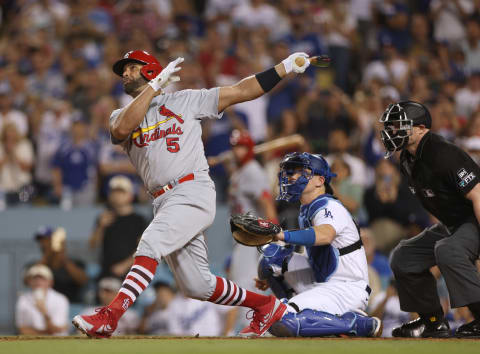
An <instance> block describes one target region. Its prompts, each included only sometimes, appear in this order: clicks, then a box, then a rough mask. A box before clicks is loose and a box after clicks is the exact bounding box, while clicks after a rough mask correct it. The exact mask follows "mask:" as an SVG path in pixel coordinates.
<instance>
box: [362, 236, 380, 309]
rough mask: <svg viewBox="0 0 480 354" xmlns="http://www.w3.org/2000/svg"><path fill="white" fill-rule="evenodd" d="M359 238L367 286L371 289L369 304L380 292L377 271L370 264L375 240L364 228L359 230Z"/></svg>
mask: <svg viewBox="0 0 480 354" xmlns="http://www.w3.org/2000/svg"><path fill="white" fill-rule="evenodd" d="M360 237H361V239H362V243H363V248H364V250H365V255H366V257H367V263H368V285H369V286H370V288H371V289H372V292H371V294H370V297H369V299H368V303H371V302H372V300H373V299H374V298H375V296H377V294H379V293H380V292H381V291H382V280H381V278H380V275H379V274H378V271H377V270H376V269H375V268H374V267H373V266H372V264H371V263H372V262H373V259H374V258H375V240H374V239H373V238H372V235H371V233H370V230H369V229H366V228H362V229H360Z"/></svg>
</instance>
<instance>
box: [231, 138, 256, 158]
mask: <svg viewBox="0 0 480 354" xmlns="http://www.w3.org/2000/svg"><path fill="white" fill-rule="evenodd" d="M230 145H232V146H237V145H240V146H246V147H247V148H248V153H247V155H246V156H245V157H244V158H243V159H242V161H240V163H241V164H242V165H243V164H244V163H246V162H248V161H250V160H251V159H253V157H254V155H255V154H254V152H253V147H254V146H255V142H254V141H253V140H252V137H251V136H250V134H248V132H247V131H245V130H242V131H240V130H238V129H235V130H234V131H233V132H232V135H230Z"/></svg>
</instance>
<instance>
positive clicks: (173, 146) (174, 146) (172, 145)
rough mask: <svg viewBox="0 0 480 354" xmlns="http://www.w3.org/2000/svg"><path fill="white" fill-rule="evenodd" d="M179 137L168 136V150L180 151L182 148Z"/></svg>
mask: <svg viewBox="0 0 480 354" xmlns="http://www.w3.org/2000/svg"><path fill="white" fill-rule="evenodd" d="M178 139H179V138H178V137H175V138H167V150H168V151H170V152H178V151H179V150H180V145H178Z"/></svg>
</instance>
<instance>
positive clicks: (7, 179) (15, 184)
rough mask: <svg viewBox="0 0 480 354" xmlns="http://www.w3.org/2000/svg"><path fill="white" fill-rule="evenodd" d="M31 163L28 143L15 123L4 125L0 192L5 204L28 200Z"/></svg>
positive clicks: (31, 156)
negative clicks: (4, 196) (3, 194)
mask: <svg viewBox="0 0 480 354" xmlns="http://www.w3.org/2000/svg"><path fill="white" fill-rule="evenodd" d="M33 161H34V159H33V148H32V144H31V143H30V141H29V140H28V139H26V138H22V136H21V135H20V134H19V132H18V129H17V126H16V124H15V123H13V122H10V123H7V124H5V126H4V127H3V131H2V132H1V133H0V191H1V192H3V193H5V195H6V202H7V204H16V203H18V202H19V201H22V202H27V201H28V200H29V199H30V196H31V194H32V193H33V191H32V190H31V183H32V173H31V170H32V166H33Z"/></svg>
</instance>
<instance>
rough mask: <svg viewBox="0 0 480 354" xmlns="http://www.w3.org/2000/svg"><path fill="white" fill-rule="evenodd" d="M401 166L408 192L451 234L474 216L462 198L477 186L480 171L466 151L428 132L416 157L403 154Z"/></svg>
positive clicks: (467, 200)
mask: <svg viewBox="0 0 480 354" xmlns="http://www.w3.org/2000/svg"><path fill="white" fill-rule="evenodd" d="M400 164H401V171H402V173H403V174H404V175H405V176H406V177H407V178H408V185H409V188H410V191H411V192H412V193H413V194H414V195H415V196H417V197H418V199H419V200H420V202H421V203H422V205H423V207H424V208H425V209H426V210H428V211H429V212H430V213H432V214H433V215H434V216H435V217H436V218H437V219H439V220H440V221H441V222H442V223H443V224H444V225H446V226H447V227H448V228H449V229H450V231H453V230H454V229H456V228H457V227H458V226H460V225H461V224H462V223H464V222H465V220H467V219H469V218H471V217H472V216H474V215H475V214H474V211H473V205H472V202H471V201H470V200H469V199H467V198H466V197H465V195H466V194H467V193H468V192H470V191H471V190H472V189H473V187H475V185H476V184H477V183H478V178H479V176H480V168H479V167H478V165H477V164H476V163H475V162H474V161H473V160H472V158H471V157H470V156H469V155H468V154H467V153H466V152H465V151H463V150H462V149H460V148H459V147H457V146H455V145H453V144H452V143H449V142H448V141H446V140H445V139H444V138H443V137H441V136H439V135H437V134H435V133H432V132H427V133H426V134H425V135H424V136H423V138H422V140H421V141H420V143H419V145H418V148H417V151H416V154H415V156H412V155H411V154H410V153H409V152H408V151H407V150H403V151H402V154H401V155H400Z"/></svg>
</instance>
